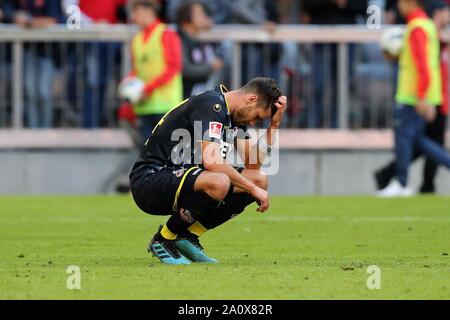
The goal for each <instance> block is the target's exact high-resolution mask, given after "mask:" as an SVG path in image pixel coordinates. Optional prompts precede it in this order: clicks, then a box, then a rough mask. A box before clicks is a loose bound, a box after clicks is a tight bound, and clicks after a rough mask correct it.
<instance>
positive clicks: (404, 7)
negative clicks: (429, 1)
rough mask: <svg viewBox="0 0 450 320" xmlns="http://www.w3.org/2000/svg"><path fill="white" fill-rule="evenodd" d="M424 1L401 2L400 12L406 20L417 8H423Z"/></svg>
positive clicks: (406, 0) (401, 0) (400, 0)
mask: <svg viewBox="0 0 450 320" xmlns="http://www.w3.org/2000/svg"><path fill="white" fill-rule="evenodd" d="M424 2H425V1H424V0H399V1H398V4H397V6H398V11H399V12H400V15H401V16H402V17H403V18H406V17H407V16H408V15H409V14H410V13H411V12H412V11H414V10H416V9H417V8H423V6H424Z"/></svg>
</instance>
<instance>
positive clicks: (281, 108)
mask: <svg viewBox="0 0 450 320" xmlns="http://www.w3.org/2000/svg"><path fill="white" fill-rule="evenodd" d="M274 105H275V107H277V109H278V111H277V112H276V113H275V114H274V115H273V117H272V121H271V123H270V127H271V128H272V129H278V128H279V127H280V124H281V120H282V119H283V114H284V112H285V111H286V106H287V97H286V96H281V97H279V98H278V100H277V101H276V102H275V103H274Z"/></svg>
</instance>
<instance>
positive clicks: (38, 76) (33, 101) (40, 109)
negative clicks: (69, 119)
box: [14, 0, 64, 128]
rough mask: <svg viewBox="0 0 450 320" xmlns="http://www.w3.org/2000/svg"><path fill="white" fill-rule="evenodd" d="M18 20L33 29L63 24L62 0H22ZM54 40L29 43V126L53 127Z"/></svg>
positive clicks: (55, 55) (27, 69) (27, 66)
mask: <svg viewBox="0 0 450 320" xmlns="http://www.w3.org/2000/svg"><path fill="white" fill-rule="evenodd" d="M15 9H16V12H15V15H14V23H15V24H16V25H18V26H22V27H29V28H47V27H51V26H53V25H56V24H58V23H63V22H64V18H63V15H62V12H61V2H60V1H49V0H40V1H34V0H19V1H17V2H16V8H15ZM57 49H58V47H57V44H54V43H32V44H28V45H26V46H25V53H24V61H25V66H24V72H25V74H24V85H25V98H26V105H25V119H26V124H27V126H28V127H29V128H49V127H52V126H53V116H54V114H53V98H52V87H53V81H54V76H55V71H56V65H57V62H58V61H57V59H58V50H57Z"/></svg>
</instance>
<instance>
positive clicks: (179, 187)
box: [130, 166, 204, 215]
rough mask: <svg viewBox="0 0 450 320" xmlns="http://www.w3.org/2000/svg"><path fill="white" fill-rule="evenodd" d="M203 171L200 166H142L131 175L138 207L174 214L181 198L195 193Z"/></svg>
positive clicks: (158, 213) (147, 211)
mask: <svg viewBox="0 0 450 320" xmlns="http://www.w3.org/2000/svg"><path fill="white" fill-rule="evenodd" d="M203 171H204V169H203V168H200V167H198V166H192V167H178V168H167V167H165V168H161V169H159V170H155V169H152V168H150V167H146V166H141V167H140V168H138V169H135V170H133V171H132V173H131V174H130V182H131V193H132V195H133V198H134V201H135V202H136V204H137V206H138V207H139V208H140V209H141V210H142V211H144V212H146V213H148V214H152V215H171V214H173V213H174V212H176V211H177V210H178V208H177V204H178V201H179V199H181V198H182V197H184V196H185V195H189V194H191V193H193V192H194V185H195V181H196V180H197V178H198V177H199V176H200V174H201V173H202V172H203Z"/></svg>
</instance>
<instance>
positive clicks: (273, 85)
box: [241, 77, 283, 116]
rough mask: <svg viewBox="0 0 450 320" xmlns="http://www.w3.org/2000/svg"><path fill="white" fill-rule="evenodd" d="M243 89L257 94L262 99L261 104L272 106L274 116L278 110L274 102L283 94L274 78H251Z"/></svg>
mask: <svg viewBox="0 0 450 320" xmlns="http://www.w3.org/2000/svg"><path fill="white" fill-rule="evenodd" d="M241 90H243V91H245V92H252V93H255V94H257V95H258V97H260V99H261V105H263V106H264V107H266V108H272V116H273V115H274V114H275V112H276V111H277V107H276V106H275V105H274V103H275V102H277V100H278V98H279V97H281V96H282V95H283V94H282V92H281V89H280V87H279V86H278V84H277V82H276V81H275V80H274V79H271V78H263V77H258V78H254V79H252V80H250V81H249V82H248V83H247V84H246V85H245V86H243V87H242V89H241Z"/></svg>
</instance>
